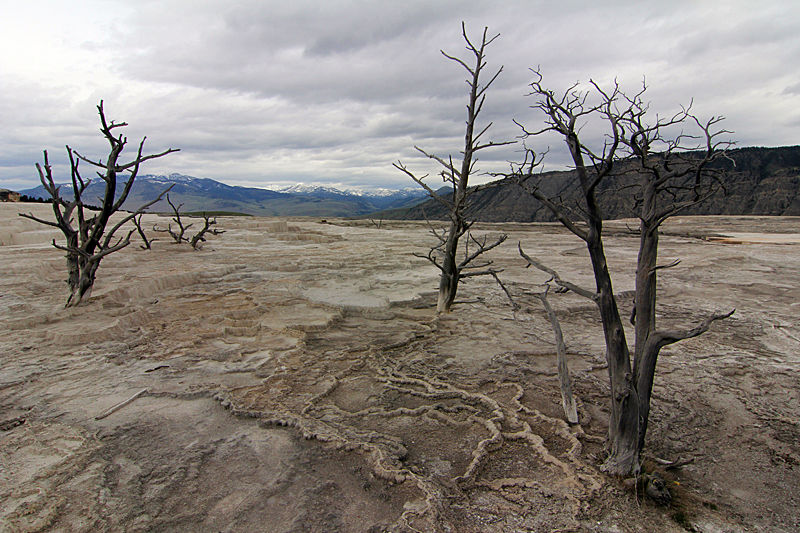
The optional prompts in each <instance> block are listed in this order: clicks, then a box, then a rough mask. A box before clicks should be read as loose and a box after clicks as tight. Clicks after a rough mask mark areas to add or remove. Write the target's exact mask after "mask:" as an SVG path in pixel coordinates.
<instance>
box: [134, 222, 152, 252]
mask: <svg viewBox="0 0 800 533" xmlns="http://www.w3.org/2000/svg"><path fill="white" fill-rule="evenodd" d="M133 225H134V226H136V232H137V233H139V236H140V237H141V238H142V241H143V242H144V244H140V245H139V247H140V248H141V249H142V250H150V249H152V243H153V242H155V241H157V240H158V239H151V238H149V237H148V236H147V234H146V233H145V232H144V228H143V227H142V213H139V216H137V217H135V218H134V219H133Z"/></svg>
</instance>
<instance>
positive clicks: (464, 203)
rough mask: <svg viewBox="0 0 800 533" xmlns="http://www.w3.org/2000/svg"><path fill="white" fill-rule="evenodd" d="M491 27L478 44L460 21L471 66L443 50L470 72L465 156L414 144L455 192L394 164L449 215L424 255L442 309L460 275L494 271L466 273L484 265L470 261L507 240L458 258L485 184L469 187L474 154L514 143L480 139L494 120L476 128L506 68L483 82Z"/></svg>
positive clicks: (450, 299)
mask: <svg viewBox="0 0 800 533" xmlns="http://www.w3.org/2000/svg"><path fill="white" fill-rule="evenodd" d="M488 31H489V29H488V28H484V30H483V38H482V39H481V42H480V44H479V45H477V46H476V45H474V44H473V43H472V42H471V41H470V40H469V37H467V30H466V26H465V24H464V23H462V24H461V32H462V35H463V36H464V41H466V43H467V50H469V51H470V52H471V53H472V55H473V57H474V61H475V63H474V66H472V67H471V66H469V65H468V64H467V63H466V62H465V61H463V60H461V59H459V58H457V57H455V56H451V55H448V54H446V53H445V52H444V51H442V55H444V56H445V57H446V58H447V59H450V60H451V61H455V62H456V63H458V64H459V65H461V66H462V67H464V69H465V70H466V71H467V72H468V73H469V77H468V78H467V84H468V85H469V87H470V93H469V103H468V104H467V130H466V135H465V140H464V151H463V152H462V154H463V157H462V159H461V162H460V164H459V165H457V164H456V163H455V162H454V161H453V157H452V156H450V157H448V158H447V159H442V158H440V157H437V156H436V155H433V154H429V153H428V152H426V151H425V150H423V149H421V148H419V147H416V146H415V148H416V149H417V150H418V151H419V152H420V153H422V154H423V155H424V156H425V157H428V158H429V159H434V160H436V161H437V162H438V163H439V164H441V165H442V166H443V167H444V170H442V171H441V172H440V175H441V176H442V179H443V180H444V182H445V183H447V184H449V185H450V186H451V187H452V190H453V192H452V196H450V197H444V196H441V195H439V194H437V193H436V191H434V190H433V188H431V187H430V186H429V185H428V184H427V183H425V182H424V181H423V180H424V179H425V178H426V177H427V174H426V175H425V176H422V177H418V176H417V175H416V174H414V173H412V172H411V171H410V170H408V168H407V167H406V166H405V165H403V163H401V162H399V161H398V162H397V163H395V164H394V166H395V167H396V168H397V169H399V170H401V171H403V172H404V173H406V175H408V177H410V178H411V179H412V180H414V181H415V182H416V183H418V184H419V185H420V186H422V187H423V188H424V189H425V190H426V191H427V192H428V194H429V195H430V196H431V198H433V199H435V200H436V201H437V202H439V203H441V204H442V205H443V206H445V207H446V208H447V211H448V214H449V217H450V228H449V229H445V230H442V232H441V233H437V232H436V231H434V234H435V235H436V236H437V238H438V239H439V244H437V245H435V246H433V247H432V248H431V250H430V252H429V253H428V254H427V256H422V257H425V258H426V259H428V260H429V261H430V262H431V263H433V264H434V265H435V266H436V267H437V268H438V269H439V270H440V271H441V277H440V279H439V301H438V304H437V306H436V310H437V311H438V312H439V313H449V312H450V307H451V306H452V305H453V301H454V300H455V298H456V291H457V289H458V282H459V281H460V280H461V279H463V278H464V277H468V276H476V275H484V274H485V275H488V274H491V271H490V270H485V271H479V270H473V271H472V272H470V273H469V274H466V273H464V272H463V271H464V269H465V268H481V267H474V266H472V265H470V263H471V262H472V261H473V260H474V259H475V258H477V257H478V256H480V255H481V254H483V253H485V252H487V251H489V250H491V249H492V248H494V247H495V246H498V245H499V244H501V243H502V242H503V241H504V240H505V236H502V237H501V238H500V239H498V240H497V242H495V243H494V244H488V245H487V244H486V242H485V241H484V242H483V243H477V241H475V242H476V243H477V244H478V247H477V249H476V250H474V251H473V252H472V253H470V252H469V251H468V252H467V254H466V255H465V258H464V260H463V261H458V259H457V253H458V242H459V239H460V238H461V237H463V236H464V235H466V234H468V232H469V230H470V227H471V226H472V222H469V221H468V220H467V209H468V208H469V202H468V198H469V196H470V195H472V194H473V193H475V192H478V191H479V190H482V189H483V188H485V187H480V186H479V187H472V188H469V177H470V175H472V174H474V173H475V172H476V170H475V163H476V161H477V158H475V154H476V153H477V152H478V151H480V150H483V149H485V148H490V147H492V146H502V145H505V144H511V143H510V142H501V143H494V142H491V141H489V142H485V143H482V142H481V136H482V135H483V134H484V133H486V131H487V130H488V129H489V127H491V125H492V124H491V123H489V124H488V125H486V126H485V127H484V128H483V129H482V130H480V131H479V132H478V133H476V132H475V125H476V122H477V119H478V115H479V114H480V112H481V110H482V109H483V103H484V101H485V100H486V90H487V89H488V88H489V86H490V85H491V84H492V83H493V82H494V80H495V79H497V76H499V75H500V73H501V72H502V71H503V68H502V67H500V69H499V70H498V71H497V72H496V73H495V74H494V76H492V77H491V79H490V80H489V82H488V83H486V84H483V85H482V84H481V74H482V72H483V69H484V67H485V66H486V61H485V52H486V47H487V46H488V45H489V44H491V43H492V41H494V40H495V39H496V38H497V37H498V35H495V36H494V37H492V38H489V37H488V34H487V32H488ZM468 240H469V239H468ZM484 266H486V265H484Z"/></svg>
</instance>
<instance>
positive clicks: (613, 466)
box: [512, 72, 733, 475]
mask: <svg viewBox="0 0 800 533" xmlns="http://www.w3.org/2000/svg"><path fill="white" fill-rule="evenodd" d="M535 74H536V76H537V80H536V81H534V82H533V83H532V84H531V88H532V89H533V90H532V93H531V94H532V95H533V96H535V97H537V98H538V99H539V101H538V103H537V104H536V105H534V106H533V107H534V109H538V110H539V111H541V112H542V113H544V116H545V127H544V128H543V129H541V130H539V131H533V132H530V131H527V130H525V129H524V128H523V131H524V132H525V135H526V136H530V135H540V134H542V133H544V132H548V131H553V132H556V133H557V134H559V135H560V136H561V137H562V138H563V139H564V141H565V142H566V144H567V147H568V148H569V152H570V155H571V156H572V161H573V163H574V165H575V170H576V172H577V178H578V181H579V184H580V191H581V196H580V202H579V204H578V205H577V206H576V208H572V207H571V206H568V205H566V204H565V203H564V202H563V201H562V199H561V198H548V197H547V196H546V195H545V194H544V193H543V192H542V190H541V189H540V188H539V186H538V183H537V182H536V177H535V176H536V174H535V173H534V169H535V167H537V166H538V165H539V163H540V160H537V156H536V154H535V153H533V151H530V150H528V151H527V152H526V160H525V162H523V163H522V164H521V165H518V166H517V167H516V168H515V171H514V172H513V173H512V175H513V176H514V177H515V179H516V180H517V183H519V184H520V185H521V186H522V187H523V188H524V189H525V190H526V191H527V192H528V193H530V194H531V195H533V196H534V197H535V198H537V199H538V200H540V201H541V202H542V203H543V204H544V205H545V206H546V207H547V208H548V209H550V211H551V212H552V213H553V214H554V216H555V217H556V218H557V219H558V220H559V221H560V222H561V223H562V224H563V225H564V226H565V227H566V228H567V229H569V230H570V231H571V232H572V233H574V234H575V235H576V236H578V237H580V238H581V239H582V240H583V241H584V242H585V243H586V246H587V248H588V251H589V256H590V258H591V263H592V269H593V272H594V278H595V282H596V291H595V292H591V291H587V290H585V289H581V288H580V287H576V286H575V285H573V284H569V283H567V282H564V281H563V280H561V279H560V278H558V277H557V275H556V277H555V281H556V283H558V284H559V285H562V286H564V287H568V288H570V289H572V290H574V291H575V292H576V293H577V294H581V295H583V296H586V297H588V298H590V299H591V300H593V301H594V302H595V303H596V304H597V306H598V308H599V310H600V317H601V320H602V324H603V332H604V334H605V344H606V358H607V361H608V373H609V381H610V384H611V420H610V422H609V455H608V457H607V459H606V461H605V463H604V470H606V471H607V472H610V473H613V474H619V475H629V474H635V473H638V471H639V468H640V454H641V451H642V449H643V447H644V440H645V434H646V431H647V422H648V414H649V410H650V396H651V391H652V386H653V379H654V376H655V369H656V361H657V359H658V354H659V352H660V350H661V348H663V347H664V346H666V345H668V344H672V343H674V342H678V341H680V340H683V339H688V338H691V337H695V336H698V335H700V334H702V333H704V332H706V331H707V330H708V328H709V326H710V325H711V323H713V322H714V321H716V320H720V319H723V318H727V317H729V316H730V315H731V314H732V313H733V312H732V311H731V312H730V313H714V314H712V315H711V316H709V317H708V318H706V319H705V320H704V321H702V323H701V324H699V325H698V326H696V327H694V328H692V329H689V330H685V331H663V330H658V329H656V320H655V317H656V315H655V306H656V273H657V271H658V270H659V269H661V268H665V267H660V266H657V252H658V228H659V227H660V226H661V224H662V223H663V222H664V221H665V220H666V219H667V218H668V217H669V216H671V215H673V214H675V213H677V212H680V210H681V209H684V208H686V207H688V206H689V205H693V204H695V203H697V202H701V201H703V200H705V199H706V198H708V197H709V196H710V195H712V194H714V193H715V192H716V191H717V189H718V188H719V183H718V181H717V179H716V176H715V175H714V174H713V173H712V172H710V170H709V169H708V163H710V162H711V161H713V160H714V159H716V158H717V157H719V156H721V155H724V150H725V148H727V147H728V146H730V144H731V143H729V142H721V141H716V140H715V139H716V137H717V136H719V135H721V134H723V133H728V132H726V131H725V130H719V131H712V130H713V128H714V126H715V125H716V124H717V123H718V122H719V121H720V120H721V118H712V119H711V120H709V121H708V122H707V123H705V124H703V123H701V122H700V121H698V120H697V119H696V118H695V117H694V116H692V115H691V114H689V111H688V109H682V110H681V112H679V113H677V114H675V115H674V116H672V117H670V118H668V119H662V118H658V117H657V118H656V119H655V123H654V124H652V125H648V124H647V123H646V112H647V107H648V105H647V104H646V103H644V102H643V100H642V95H643V94H644V92H645V89H646V88H644V89H643V90H642V91H641V92H639V93H638V94H636V95H635V96H633V97H629V96H627V95H625V94H624V93H622V92H621V91H620V89H619V87H618V86H617V85H616V84H615V85H614V87H613V91H611V92H605V91H603V90H602V89H601V88H600V87H599V86H598V85H597V84H595V83H594V82H591V85H592V87H593V88H594V89H595V91H596V92H597V93H598V100H599V101H598V103H596V104H592V105H590V104H589V103H588V102H587V98H588V93H585V92H581V91H579V90H578V89H577V85H575V86H573V87H571V88H570V89H568V90H567V91H566V92H565V93H564V94H563V95H562V96H557V95H556V94H555V93H554V92H553V91H550V90H548V89H545V88H544V87H543V86H542V85H541V79H542V78H541V76H540V75H539V73H538V72H535ZM596 117H599V118H600V119H601V120H603V121H605V123H606V125H607V127H608V131H607V133H606V140H605V142H604V143H603V146H602V150H597V151H592V150H591V149H590V147H589V146H588V145H587V144H585V143H584V142H582V141H581V139H580V137H579V133H580V132H579V129H580V127H581V126H582V125H583V124H584V123H585V122H587V121H588V120H590V119H593V118H596ZM691 123H694V124H696V125H697V126H699V129H700V133H699V134H698V135H696V136H694V137H691V136H688V135H685V134H683V133H681V134H680V135H678V136H677V137H676V138H674V139H670V138H668V137H667V136H666V134H665V130H666V129H668V128H671V127H674V126H680V125H688V124H691ZM697 138H700V139H702V147H701V148H702V150H700V151H699V152H698V151H697V148H698V147H697V146H691V147H689V146H687V145H686V143H687V142H690V141H691V140H692V139H697ZM654 148H659V149H661V151H660V152H659V153H655V152H654ZM689 149H694V150H695V151H693V152H689V153H687V152H686V150H689ZM630 157H633V158H635V159H636V161H638V164H639V168H638V172H637V173H636V176H637V181H638V187H639V189H638V190H639V193H638V194H637V195H636V205H635V206H634V208H635V212H636V213H637V214H638V216H639V218H640V227H641V242H640V246H639V257H638V262H637V275H636V296H635V310H634V313H633V315H632V320H633V321H634V323H635V347H634V352H633V360H631V352H630V349H629V347H628V342H627V340H626V337H625V329H624V325H623V321H622V319H621V317H620V313H619V308H618V306H617V302H616V299H615V297H614V291H613V286H612V282H611V274H610V272H609V270H608V263H607V261H606V256H605V251H604V248H603V238H602V235H603V215H602V210H601V206H600V204H599V202H598V198H597V188H598V186H599V185H600V184H601V183H602V182H603V181H604V180H606V179H607V178H609V176H612V172H613V171H614V170H615V165H617V164H618V163H619V162H620V160H622V159H628V158H630ZM587 161H588V162H587ZM689 178H691V179H689ZM687 179H688V180H689V181H688V183H689V185H687ZM687 186H688V187H690V188H691V190H692V191H691V192H692V194H691V199H689V200H686V201H677V200H675V198H677V197H678V196H676V194H677V192H679V191H680V190H681V189H686V187H687ZM662 204H663V205H662ZM576 214H577V215H576ZM581 215H582V216H581ZM581 222H582V223H581ZM667 266H672V265H667ZM545 270H546V271H548V272H551V273H552V271H551V270H549V269H545Z"/></svg>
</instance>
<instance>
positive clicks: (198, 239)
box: [189, 214, 225, 250]
mask: <svg viewBox="0 0 800 533" xmlns="http://www.w3.org/2000/svg"><path fill="white" fill-rule="evenodd" d="M203 220H204V221H205V224H204V225H203V229H201V230H200V231H198V232H197V234H195V236H194V237H192V240H191V241H189V244H191V245H192V248H194V249H195V250H199V249H200V243H202V242H206V238H205V235H206V233H210V234H211V235H222V234H223V233H225V231H223V230H219V229H217V228H212V227H211V226H214V225H216V223H217V218H216V217H214V219H212V218H211V217H210V216H209V215H206V214H203Z"/></svg>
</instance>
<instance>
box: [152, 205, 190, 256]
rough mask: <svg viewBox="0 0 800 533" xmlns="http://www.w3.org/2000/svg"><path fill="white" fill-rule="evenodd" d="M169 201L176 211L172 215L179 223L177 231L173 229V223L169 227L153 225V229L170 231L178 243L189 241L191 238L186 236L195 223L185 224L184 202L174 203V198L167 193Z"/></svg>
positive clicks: (164, 231) (162, 231) (163, 231)
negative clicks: (163, 227)
mask: <svg viewBox="0 0 800 533" xmlns="http://www.w3.org/2000/svg"><path fill="white" fill-rule="evenodd" d="M167 203H168V204H169V206H170V207H171V208H172V211H173V212H174V213H175V216H174V217H172V220H173V221H174V222H175V223H176V224H177V225H178V229H177V230H176V231H173V230H172V224H169V225H168V226H167V229H159V228H158V227H156V226H153V231H156V232H160V233H169V234H170V236H172V239H173V240H174V241H175V243H176V244H180V243H182V242H189V239H188V238H187V237H185V236H184V234H185V233H186V230H187V229H189V228H191V227H192V226H193V224H189V225H187V226H184V225H183V220H182V219H181V211H180V209H181V207H183V204H178V205H177V206H176V205H175V204H173V203H172V200H170V199H169V194H168V195H167Z"/></svg>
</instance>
